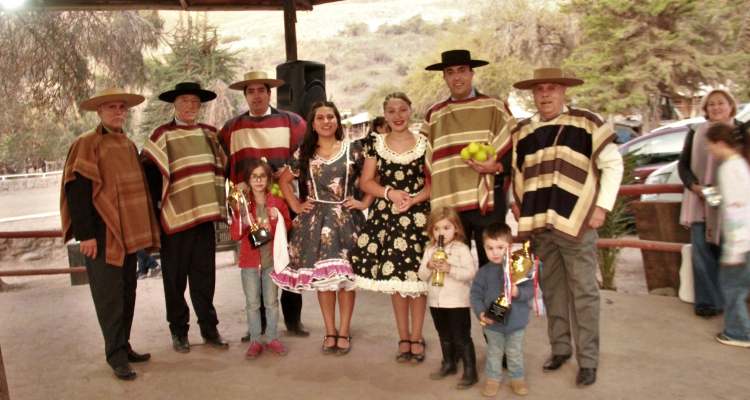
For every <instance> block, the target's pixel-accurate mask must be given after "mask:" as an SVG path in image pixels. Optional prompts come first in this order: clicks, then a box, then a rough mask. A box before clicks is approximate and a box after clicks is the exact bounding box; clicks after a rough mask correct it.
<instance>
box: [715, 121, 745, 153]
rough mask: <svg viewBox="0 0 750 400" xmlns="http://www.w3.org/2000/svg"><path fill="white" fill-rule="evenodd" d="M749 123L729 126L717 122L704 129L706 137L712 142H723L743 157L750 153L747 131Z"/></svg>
mask: <svg viewBox="0 0 750 400" xmlns="http://www.w3.org/2000/svg"><path fill="white" fill-rule="evenodd" d="M749 127H750V125H748V124H742V125H741V126H731V125H727V124H722V123H717V124H714V125H712V126H711V127H710V128H708V130H707V131H706V139H708V141H709V142H712V143H718V142H723V143H725V144H726V145H727V146H729V147H731V148H733V149H735V150H737V151H739V152H740V154H742V155H743V156H744V157H745V158H748V156H749V155H750V140H748V137H747V133H748V128H749Z"/></svg>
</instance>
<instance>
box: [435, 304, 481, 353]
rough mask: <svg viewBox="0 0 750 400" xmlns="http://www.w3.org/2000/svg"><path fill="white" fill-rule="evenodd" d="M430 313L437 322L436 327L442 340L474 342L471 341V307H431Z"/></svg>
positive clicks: (459, 342) (462, 342)
mask: <svg viewBox="0 0 750 400" xmlns="http://www.w3.org/2000/svg"><path fill="white" fill-rule="evenodd" d="M430 315H432V321H433V322H434V323H435V329H436V330H437V332H438V336H439V337H440V341H441V342H451V343H456V344H466V343H473V342H472V341H471V311H469V307H459V308H437V307H430Z"/></svg>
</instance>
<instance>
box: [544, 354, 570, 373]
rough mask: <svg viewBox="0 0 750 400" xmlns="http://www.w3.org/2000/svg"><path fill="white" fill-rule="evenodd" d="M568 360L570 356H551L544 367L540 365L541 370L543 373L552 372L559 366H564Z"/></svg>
mask: <svg viewBox="0 0 750 400" xmlns="http://www.w3.org/2000/svg"><path fill="white" fill-rule="evenodd" d="M569 358H570V354H564V355H557V354H553V355H552V357H550V358H549V359H548V360H547V361H546V362H545V363H544V365H542V370H543V371H545V372H549V371H554V370H556V369H559V368H560V366H562V365H563V364H565V361H568V359H569Z"/></svg>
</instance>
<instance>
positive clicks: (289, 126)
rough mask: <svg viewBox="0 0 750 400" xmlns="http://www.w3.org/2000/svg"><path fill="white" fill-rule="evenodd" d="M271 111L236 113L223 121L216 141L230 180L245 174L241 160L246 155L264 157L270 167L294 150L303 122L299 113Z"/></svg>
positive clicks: (281, 162)
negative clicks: (264, 113)
mask: <svg viewBox="0 0 750 400" xmlns="http://www.w3.org/2000/svg"><path fill="white" fill-rule="evenodd" d="M270 110H271V113H270V114H267V115H263V116H260V117H255V116H251V115H250V113H249V112H245V113H243V114H240V115H238V116H236V117H234V118H232V119H230V120H229V121H227V122H226V124H224V127H223V128H221V132H220V133H219V142H220V143H221V145H222V147H223V149H224V152H226V154H227V155H228V156H229V178H230V179H231V180H232V182H234V183H240V182H242V181H243V175H245V174H248V171H245V169H246V168H245V167H244V166H243V164H244V163H245V162H247V160H249V159H253V158H255V159H258V158H261V157H265V159H266V161H267V162H268V164H269V165H271V168H272V169H273V170H274V171H278V170H280V169H281V168H282V167H283V166H284V165H286V164H288V162H289V159H290V158H291V157H292V154H294V150H296V149H297V147H299V145H300V143H302V138H303V136H304V135H305V128H307V124H306V123H305V120H304V119H302V117H300V116H299V115H297V114H295V113H292V112H288V111H283V110H277V109H275V108H272V107H271V108H270Z"/></svg>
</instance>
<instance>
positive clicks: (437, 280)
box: [430, 235, 448, 286]
mask: <svg viewBox="0 0 750 400" xmlns="http://www.w3.org/2000/svg"><path fill="white" fill-rule="evenodd" d="M432 261H433V262H448V253H446V252H445V239H444V238H443V235H440V236H438V244H437V249H436V250H435V252H434V253H433V254H432ZM430 283H431V284H432V286H443V285H444V284H445V272H444V271H438V270H434V271H432V279H431V280H430Z"/></svg>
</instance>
